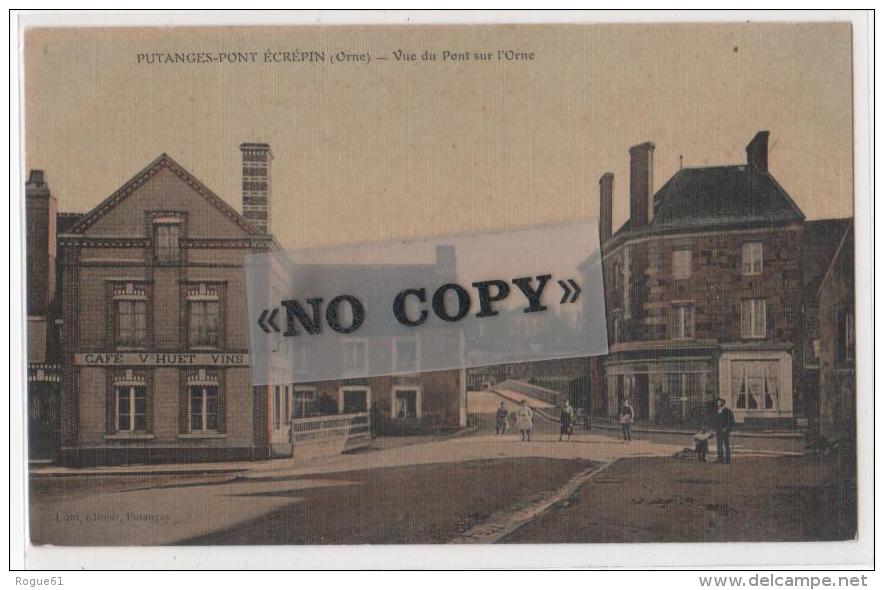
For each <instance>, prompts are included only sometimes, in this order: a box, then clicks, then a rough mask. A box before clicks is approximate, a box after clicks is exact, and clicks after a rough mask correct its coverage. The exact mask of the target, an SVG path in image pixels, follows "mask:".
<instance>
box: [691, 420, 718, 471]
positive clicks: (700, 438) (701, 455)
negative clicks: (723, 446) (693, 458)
mask: <svg viewBox="0 0 884 590" xmlns="http://www.w3.org/2000/svg"><path fill="white" fill-rule="evenodd" d="M713 436H715V433H714V432H707V431H706V429H705V428H700V432H698V433H697V434H695V435H694V449H696V451H697V461H703V462H704V463H705V462H706V453H708V452H709V439H710V438H712V437H713Z"/></svg>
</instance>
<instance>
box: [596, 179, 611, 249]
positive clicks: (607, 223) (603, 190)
mask: <svg viewBox="0 0 884 590" xmlns="http://www.w3.org/2000/svg"><path fill="white" fill-rule="evenodd" d="M613 206H614V173H613V172H605V173H604V174H602V177H601V178H599V245H602V244H604V243H605V242H607V241H608V240H610V239H611V232H612V231H613V230H612V223H613V212H612V209H613Z"/></svg>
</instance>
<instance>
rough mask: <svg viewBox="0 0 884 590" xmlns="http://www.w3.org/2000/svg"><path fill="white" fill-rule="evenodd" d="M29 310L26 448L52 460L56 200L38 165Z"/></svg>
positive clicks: (32, 200) (31, 188)
mask: <svg viewBox="0 0 884 590" xmlns="http://www.w3.org/2000/svg"><path fill="white" fill-rule="evenodd" d="M25 207H26V208H25V216H26V223H27V230H26V241H27V245H26V248H27V262H28V272H27V285H26V299H27V309H28V317H27V322H28V328H27V338H28V342H27V345H28V349H27V350H28V453H29V457H30V458H31V459H51V458H53V457H54V455H55V451H56V449H57V447H58V438H59V431H60V416H59V411H58V408H59V404H60V399H61V365H60V364H59V363H58V343H59V334H60V331H59V324H60V317H59V314H58V308H57V300H56V285H57V282H56V278H57V265H56V223H57V213H56V207H57V205H56V199H55V197H53V196H52V193H51V192H50V190H49V185H48V184H47V183H46V179H45V178H44V174H43V171H42V170H32V171H31V173H30V175H29V177H28V181H27V184H26V185H25Z"/></svg>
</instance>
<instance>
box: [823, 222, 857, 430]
mask: <svg viewBox="0 0 884 590" xmlns="http://www.w3.org/2000/svg"><path fill="white" fill-rule="evenodd" d="M854 285H855V281H854V261H853V224H852V223H851V224H848V226H847V227H846V228H844V231H843V233H842V236H841V239H840V240H839V241H838V246H837V250H836V252H835V255H834V257H833V258H832V260H831V263H830V264H829V265H828V267H827V268H826V271H825V274H824V275H823V278H822V281H821V282H820V287H819V290H818V291H817V293H816V295H817V297H818V298H819V344H818V350H819V356H818V358H819V433H820V434H822V435H824V436H826V437H827V438H828V439H830V440H837V439H845V438H847V439H850V440H854V437H855V436H856V315H855V304H854V301H855V290H854Z"/></svg>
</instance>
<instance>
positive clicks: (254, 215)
mask: <svg viewBox="0 0 884 590" xmlns="http://www.w3.org/2000/svg"><path fill="white" fill-rule="evenodd" d="M239 150H240V151H241V152H242V214H243V217H245V218H246V219H247V220H249V222H250V223H251V224H252V225H254V226H255V227H256V228H258V229H260V230H261V231H263V232H264V233H270V162H271V161H272V160H273V154H272V153H271V152H270V146H269V145H268V144H266V143H244V144H241V145H240V146H239Z"/></svg>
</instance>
